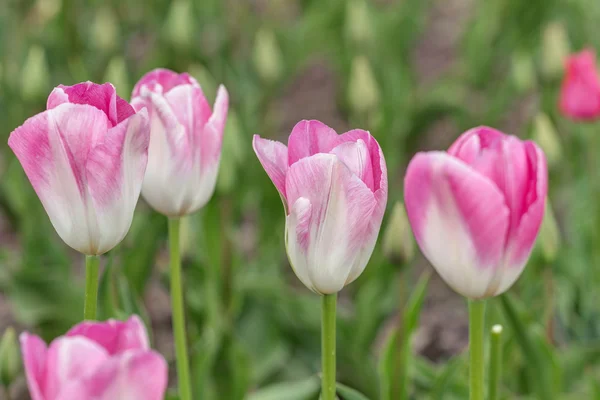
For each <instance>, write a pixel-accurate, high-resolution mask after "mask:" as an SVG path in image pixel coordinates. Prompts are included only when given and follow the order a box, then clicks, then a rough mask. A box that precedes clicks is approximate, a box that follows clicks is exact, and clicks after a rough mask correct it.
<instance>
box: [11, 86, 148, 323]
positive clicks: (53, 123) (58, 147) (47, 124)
mask: <svg viewBox="0 0 600 400" xmlns="http://www.w3.org/2000/svg"><path fill="white" fill-rule="evenodd" d="M149 140H150V131H149V119H148V113H147V112H146V110H140V112H138V113H136V112H135V111H134V109H133V108H132V107H131V105H129V103H127V102H126V101H125V100H123V99H121V98H120V97H118V96H117V94H116V91H115V88H114V87H113V86H112V85H111V84H110V83H105V84H103V85H98V84H95V83H92V82H85V83H80V84H77V85H74V86H63V85H60V86H58V87H57V88H55V89H54V90H53V91H52V93H51V94H50V96H49V97H48V103H47V110H46V111H44V112H42V113H40V114H38V115H36V116H34V117H31V118H29V119H28V120H27V121H25V123H24V124H23V125H22V126H20V127H18V128H17V129H15V130H14V131H13V132H12V133H11V135H10V137H9V139H8V145H9V146H10V147H11V149H12V150H13V151H14V153H15V155H16V156H17V158H18V159H19V161H20V162H21V165H22V166H23V169H24V170H25V173H26V174H27V177H28V178H29V181H30V182H31V184H32V186H33V189H34V190H35V192H36V193H37V195H38V197H39V198H40V200H41V202H42V205H43V206H44V208H45V209H46V212H47V213H48V216H49V217H50V221H51V222H52V225H53V226H54V228H55V229H56V232H57V233H58V235H59V236H60V237H61V238H62V239H63V240H64V241H65V243H67V244H68V245H69V246H71V247H72V248H74V249H75V250H78V251H80V252H81V253H83V254H86V255H87V256H88V257H87V278H86V279H87V283H86V305H85V311H84V315H85V317H86V318H90V319H93V318H95V313H96V311H95V310H96V292H97V286H98V283H97V281H98V258H97V257H94V256H97V255H100V254H103V253H105V252H107V251H109V250H110V249H112V248H113V247H115V246H116V245H117V244H118V243H119V242H121V240H123V238H124V237H125V235H126V234H127V232H128V231H129V228H130V226H131V221H132V219H133V212H134V209H135V206H136V204H137V201H138V198H139V196H140V190H141V188H142V180H143V178H144V172H145V170H146V163H147V160H148V143H149Z"/></svg>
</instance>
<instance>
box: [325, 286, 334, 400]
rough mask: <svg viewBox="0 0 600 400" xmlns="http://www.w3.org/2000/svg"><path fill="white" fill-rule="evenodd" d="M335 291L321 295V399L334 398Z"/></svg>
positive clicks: (330, 399)
mask: <svg viewBox="0 0 600 400" xmlns="http://www.w3.org/2000/svg"><path fill="white" fill-rule="evenodd" d="M336 302H337V293H333V294H326V295H323V299H322V303H321V304H322V308H321V358H322V368H323V375H322V377H321V400H335V384H336V380H335V319H336V310H335V309H336Z"/></svg>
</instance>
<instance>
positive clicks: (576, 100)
mask: <svg viewBox="0 0 600 400" xmlns="http://www.w3.org/2000/svg"><path fill="white" fill-rule="evenodd" d="M565 64H566V66H565V69H566V71H565V77H564V79H563V82H562V86H561V91H560V99H559V103H558V106H559V108H560V111H561V113H562V114H563V115H564V116H566V117H568V118H570V119H572V120H574V121H595V120H597V119H599V118H600V75H599V74H598V70H597V66H596V55H595V53H594V50H593V49H586V50H583V51H581V52H579V53H576V54H573V55H571V56H569V57H568V58H567V62H566V63H565Z"/></svg>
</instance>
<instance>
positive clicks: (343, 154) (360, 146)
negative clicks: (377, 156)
mask: <svg viewBox="0 0 600 400" xmlns="http://www.w3.org/2000/svg"><path fill="white" fill-rule="evenodd" d="M331 153H332V154H335V155H336V156H338V158H339V159H340V160H341V161H342V162H343V163H344V164H346V166H347V167H348V168H349V169H350V171H352V173H353V174H355V175H356V176H358V177H359V178H360V180H362V181H363V182H364V183H365V185H367V187H368V188H369V189H371V190H372V191H375V189H374V183H373V164H372V162H371V155H370V153H369V149H368V148H367V145H366V144H365V142H364V141H363V140H362V139H358V140H357V141H356V142H344V143H342V144H340V145H338V146H336V147H335V148H333V150H331Z"/></svg>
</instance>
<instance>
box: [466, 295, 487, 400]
mask: <svg viewBox="0 0 600 400" xmlns="http://www.w3.org/2000/svg"><path fill="white" fill-rule="evenodd" d="M484 326H485V301H483V300H469V354H470V357H471V364H470V366H469V375H470V388H471V390H470V399H471V400H483V372H484V359H483V334H484Z"/></svg>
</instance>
